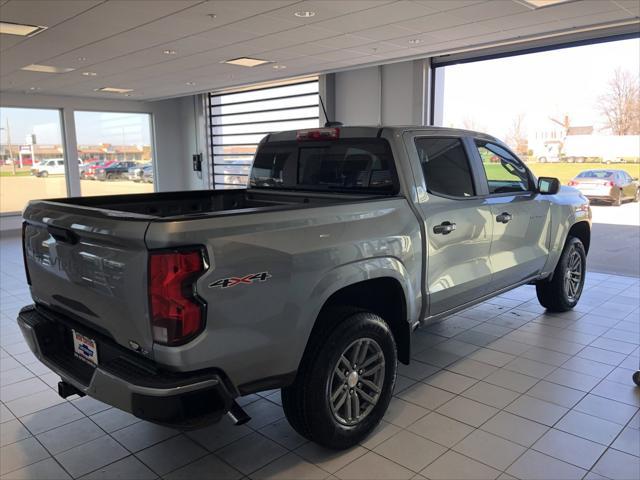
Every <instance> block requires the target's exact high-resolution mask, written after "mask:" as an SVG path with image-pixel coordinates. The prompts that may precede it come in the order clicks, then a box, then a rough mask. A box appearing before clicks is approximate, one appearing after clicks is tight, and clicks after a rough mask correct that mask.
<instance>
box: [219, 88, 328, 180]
mask: <svg viewBox="0 0 640 480" xmlns="http://www.w3.org/2000/svg"><path fill="white" fill-rule="evenodd" d="M318 122H319V111H318V80H317V79H313V80H309V81H304V82H300V83H295V84H288V85H279V86H274V87H263V88H258V89H253V90H245V91H241V92H235V93H223V94H215V93H211V94H209V144H210V153H211V158H212V159H213V179H212V180H213V184H214V187H215V188H217V189H221V188H244V187H245V186H246V184H247V180H248V175H249V168H250V167H251V162H252V161H253V155H254V153H255V151H256V147H257V146H258V143H259V142H260V140H261V139H262V138H263V137H264V136H265V135H267V134H269V133H272V132H277V131H281V130H295V129H299V128H313V127H317V126H318Z"/></svg>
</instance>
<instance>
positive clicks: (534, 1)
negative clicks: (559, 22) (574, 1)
mask: <svg viewBox="0 0 640 480" xmlns="http://www.w3.org/2000/svg"><path fill="white" fill-rule="evenodd" d="M569 1H571V0H520V3H522V4H523V5H524V6H526V7H530V8H531V7H533V8H542V7H550V6H552V5H557V4H559V3H565V2H569Z"/></svg>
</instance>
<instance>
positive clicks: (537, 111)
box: [434, 38, 640, 184]
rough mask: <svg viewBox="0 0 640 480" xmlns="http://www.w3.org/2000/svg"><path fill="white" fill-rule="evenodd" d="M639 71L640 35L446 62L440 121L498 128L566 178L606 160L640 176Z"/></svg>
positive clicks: (441, 72)
mask: <svg viewBox="0 0 640 480" xmlns="http://www.w3.org/2000/svg"><path fill="white" fill-rule="evenodd" d="M443 60H444V61H446V59H443ZM436 64H437V60H436ZM639 72H640V40H639V39H637V38H634V39H627V40H618V41H612V42H606V43H598V44H591V45H582V46H577V47H570V48H562V49H555V50H548V51H544V52H538V53H531V54H525V55H516V56H510V57H504V58H495V59H490V60H482V61H471V62H468V63H460V64H455V65H448V66H446V65H445V66H442V67H438V68H437V72H436V89H437V94H436V105H435V109H434V110H435V112H438V111H440V112H442V113H441V118H440V119H439V118H437V117H438V115H436V123H437V124H440V125H442V126H445V127H458V128H466V129H469V130H478V131H481V132H486V133H489V134H491V135H494V136H496V137H498V138H500V139H501V140H503V141H505V142H506V143H507V145H508V146H509V147H510V149H511V150H512V151H513V152H514V153H516V154H517V155H518V157H520V159H522V160H524V161H526V162H528V163H529V167H530V168H531V169H532V170H533V172H534V173H535V174H536V175H538V176H544V175H546V176H554V177H559V178H560V180H561V182H562V183H563V184H566V183H567V182H568V181H569V180H571V179H572V178H573V177H574V176H575V175H577V174H578V173H579V172H580V171H582V170H586V169H588V168H599V167H598V165H600V164H601V163H603V162H604V163H617V164H618V165H617V167H616V168H622V169H624V170H626V171H628V172H629V174H630V175H631V176H632V177H638V176H639V175H640V165H639V164H638V162H639V159H640V115H638V111H640V95H639V91H640V74H639ZM481 153H482V152H481ZM485 153H487V152H485ZM485 157H486V158H485ZM483 159H484V160H485V162H487V164H490V163H492V162H494V163H495V162H498V157H497V156H495V155H489V154H488V153H487V155H483ZM490 168H493V169H495V168H499V163H498V165H497V166H490Z"/></svg>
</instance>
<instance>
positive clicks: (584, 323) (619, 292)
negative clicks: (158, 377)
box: [0, 237, 640, 480]
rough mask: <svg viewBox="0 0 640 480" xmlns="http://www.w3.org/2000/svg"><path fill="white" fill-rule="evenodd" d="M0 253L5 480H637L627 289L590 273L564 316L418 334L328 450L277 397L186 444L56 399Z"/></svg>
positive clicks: (632, 324) (637, 314)
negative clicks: (381, 391)
mask: <svg viewBox="0 0 640 480" xmlns="http://www.w3.org/2000/svg"><path fill="white" fill-rule="evenodd" d="M0 249H1V258H0V261H1V269H0V295H1V296H0V307H1V308H0V310H1V313H0V314H1V328H2V330H1V335H0V346H1V348H0V353H1V360H0V366H1V377H0V378H1V389H0V400H1V401H2V403H1V405H0V408H1V410H0V414H1V421H2V423H1V424H0V433H1V435H0V436H1V458H0V475H1V476H2V478H6V479H26V478H33V479H36V478H42V479H45V478H46V479H58V478H60V479H62V478H70V477H74V478H86V479H100V478H101V479H112V478H125V479H146V478H157V477H163V478H166V479H181V478H184V479H191V478H193V479H201V478H202V479H204V478H212V479H236V478H245V477H248V478H256V479H258V478H283V479H323V478H339V479H363V480H368V479H410V478H418V479H420V478H428V479H433V480H435V479H467V478H469V479H490V478H491V479H493V478H500V479H509V478H520V479H565V478H567V479H569V478H587V479H601V478H609V479H637V478H640V458H639V457H640V430H639V428H640V414H639V413H638V410H639V407H640V388H636V387H634V385H633V383H632V381H631V375H632V373H633V371H634V370H635V369H637V368H638V364H639V358H638V351H639V350H638V343H639V340H638V339H639V337H640V331H639V324H640V279H638V278H630V277H622V276H615V275H603V274H596V273H590V274H589V276H588V281H587V285H586V289H585V292H584V294H583V298H582V300H581V302H580V304H579V305H578V307H577V308H576V309H575V310H574V311H572V312H570V313H566V314H562V315H546V314H544V311H543V309H542V308H541V307H540V306H539V305H538V302H537V300H536V299H535V292H534V289H533V288H532V287H530V286H526V287H521V288H519V289H517V290H514V291H512V292H509V293H507V294H505V295H502V296H500V297H498V298H495V299H493V300H491V301H488V302H486V303H484V304H482V305H479V306H477V307H475V308H472V309H470V310H467V311H465V312H462V313H460V314H458V315H455V316H452V317H450V318H448V319H446V320H445V321H443V322H441V323H438V324H436V325H432V326H430V327H428V328H424V329H422V330H420V331H419V332H417V334H416V337H415V342H414V350H413V357H414V361H413V363H412V364H411V365H410V366H400V375H399V376H398V381H397V386H396V393H395V397H394V399H393V400H392V403H391V405H390V408H389V412H388V414H387V415H386V417H385V421H384V423H383V424H382V425H381V426H380V427H379V428H378V429H377V431H376V432H375V433H374V434H372V435H371V436H370V437H369V438H368V439H367V440H366V441H365V442H364V443H363V444H362V445H360V446H357V447H355V448H352V449H350V450H348V451H344V452H334V451H327V450H324V449H322V448H319V447H318V446H316V445H314V444H312V443H309V442H306V441H305V440H304V439H303V438H301V437H300V436H298V435H297V434H296V433H295V432H293V431H292V429H291V428H290V427H289V426H288V424H287V422H286V420H285V419H284V415H283V413H282V408H281V406H280V397H279V392H278V391H271V392H264V393H262V394H260V395H252V396H249V397H246V398H243V399H241V403H242V404H243V405H244V406H245V408H246V410H247V412H248V413H249V414H250V415H251V416H252V417H253V419H252V420H251V422H250V423H249V424H247V425H245V426H241V427H234V426H232V425H231V424H230V423H229V422H228V421H226V418H225V420H224V421H223V422H221V423H220V424H218V425H215V426H212V427H208V428H205V429H202V430H197V431H194V432H187V433H181V432H178V431H175V430H172V429H169V428H165V427H161V426H157V425H153V424H150V423H147V422H143V421H140V420H138V419H136V418H135V417H133V416H131V415H129V414H126V413H123V412H121V411H119V410H116V409H113V408H110V407H108V406H107V405H104V404H102V403H100V402H98V401H95V400H92V399H91V398H88V397H84V398H81V399H78V398H76V399H72V400H71V401H65V400H62V399H61V398H59V397H58V395H57V393H56V391H55V390H54V388H55V385H56V383H57V381H58V378H57V377H56V375H55V374H53V373H51V372H49V371H48V370H47V368H46V367H44V366H43V365H42V364H40V363H39V362H38V361H37V360H36V359H35V358H34V357H33V355H32V354H31V353H30V351H29V349H28V348H27V346H26V345H25V343H24V341H23V340H22V337H21V336H20V332H19V331H18V327H17V326H16V324H15V317H16V314H17V312H18V310H19V309H20V307H21V306H23V305H24V304H27V303H29V301H30V299H29V295H28V289H27V286H26V284H25V280H24V274H23V268H22V258H21V253H20V249H19V240H18V239H17V237H10V238H5V239H3V240H1V241H0Z"/></svg>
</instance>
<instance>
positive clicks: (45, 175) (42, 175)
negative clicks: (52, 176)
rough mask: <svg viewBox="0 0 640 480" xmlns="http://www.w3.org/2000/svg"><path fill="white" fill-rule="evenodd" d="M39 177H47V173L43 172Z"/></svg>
mask: <svg viewBox="0 0 640 480" xmlns="http://www.w3.org/2000/svg"><path fill="white" fill-rule="evenodd" d="M38 176H39V177H48V176H49V172H47V171H46V170H43V171H41V172H40V175H38Z"/></svg>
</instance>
